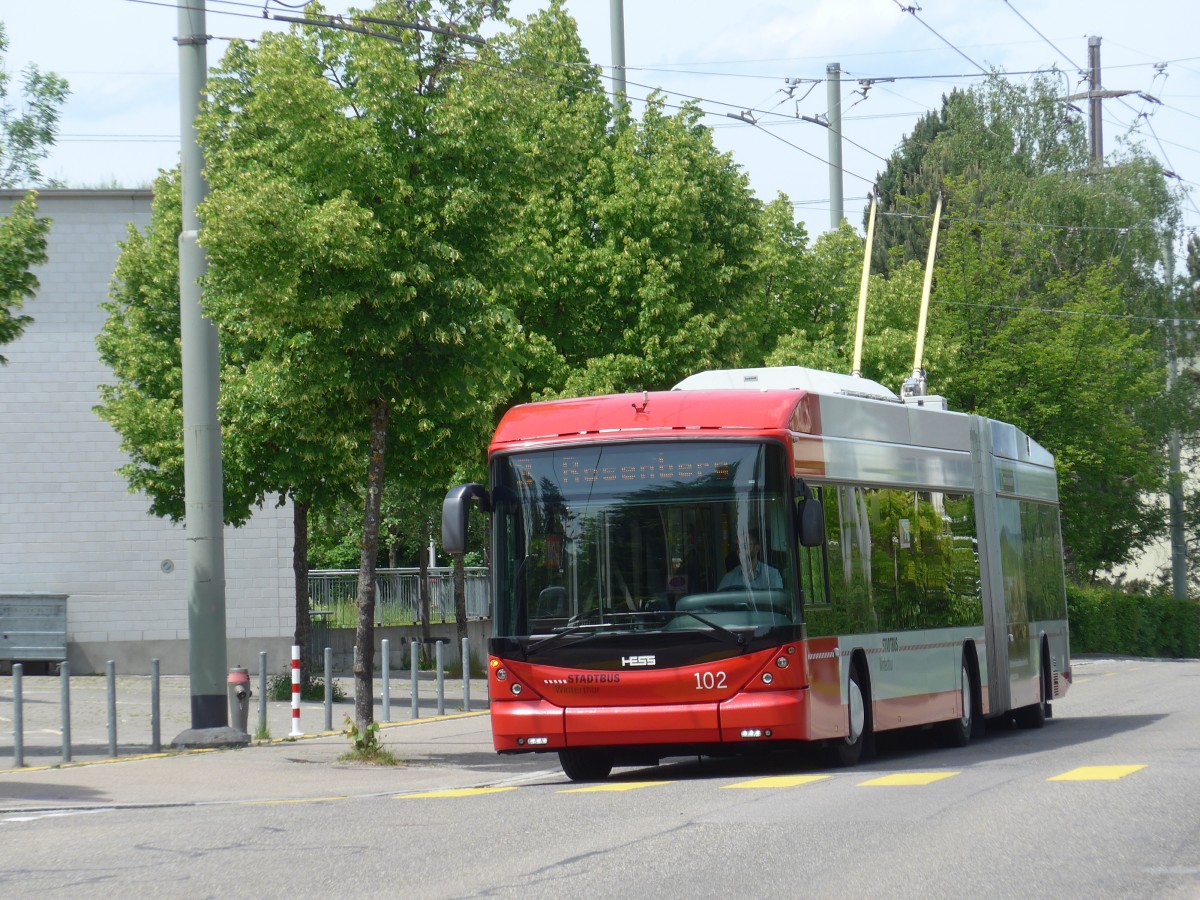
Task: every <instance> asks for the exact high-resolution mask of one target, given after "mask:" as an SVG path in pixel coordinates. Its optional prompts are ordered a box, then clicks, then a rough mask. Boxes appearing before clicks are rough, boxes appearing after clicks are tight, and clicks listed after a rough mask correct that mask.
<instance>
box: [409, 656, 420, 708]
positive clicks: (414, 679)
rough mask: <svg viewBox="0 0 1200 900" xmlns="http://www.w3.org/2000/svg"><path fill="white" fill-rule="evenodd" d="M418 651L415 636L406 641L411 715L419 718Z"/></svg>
mask: <svg viewBox="0 0 1200 900" xmlns="http://www.w3.org/2000/svg"><path fill="white" fill-rule="evenodd" d="M419 653H420V651H419V650H418V649H417V641H416V638H413V639H412V640H410V641H409V642H408V659H409V663H410V665H409V669H411V670H412V717H413V718H414V719H419V718H420V717H421V711H420V709H418V707H417V665H418V656H419Z"/></svg>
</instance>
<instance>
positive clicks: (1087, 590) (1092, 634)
mask: <svg viewBox="0 0 1200 900" xmlns="http://www.w3.org/2000/svg"><path fill="white" fill-rule="evenodd" d="M1067 617H1068V619H1069V620H1070V623H1071V653H1072V654H1080V653H1111V654H1113V655H1116V656H1153V657H1173V658H1176V659H1179V658H1195V657H1200V604H1197V603H1196V601H1194V600H1175V599H1173V598H1171V597H1167V596H1162V595H1158V594H1151V595H1147V594H1130V593H1127V592H1125V591H1122V590H1120V589H1118V588H1112V587H1090V586H1084V585H1074V584H1068V585H1067Z"/></svg>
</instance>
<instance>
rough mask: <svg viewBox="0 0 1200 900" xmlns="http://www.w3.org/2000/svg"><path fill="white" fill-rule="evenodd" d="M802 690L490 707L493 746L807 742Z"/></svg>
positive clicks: (505, 749) (553, 747)
mask: <svg viewBox="0 0 1200 900" xmlns="http://www.w3.org/2000/svg"><path fill="white" fill-rule="evenodd" d="M807 693H808V692H807V691H806V690H797V691H757V692H749V693H742V694H737V695H735V696H733V697H731V698H730V699H728V700H725V701H723V702H720V703H672V704H658V705H653V706H650V705H647V706H575V707H565V708H564V707H561V706H555V705H554V704H553V703H550V702H548V701H546V700H504V701H499V702H493V703H492V705H491V718H492V743H493V745H494V746H495V748H496V750H497V751H499V752H501V753H513V752H518V753H519V752H528V751H542V750H561V749H563V748H565V747H633V746H638V745H655V746H669V745H671V744H680V745H694V744H726V745H738V744H742V745H746V744H753V743H762V742H764V741H803V740H810V739H811V736H810V730H809V727H808V717H807V703H806V700H807V696H806V695H807Z"/></svg>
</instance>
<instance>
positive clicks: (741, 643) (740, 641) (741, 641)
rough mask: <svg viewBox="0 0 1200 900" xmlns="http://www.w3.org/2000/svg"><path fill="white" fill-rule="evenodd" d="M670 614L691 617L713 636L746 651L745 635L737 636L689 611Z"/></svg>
mask: <svg viewBox="0 0 1200 900" xmlns="http://www.w3.org/2000/svg"><path fill="white" fill-rule="evenodd" d="M670 614H671V615H674V616H676V617H679V616H691V617H692V618H693V619H695V620H696V621H697V622H700V623H702V624H704V625H707V626H708V627H709V628H711V629H712V630H713V632H714V636H717V635H719V636H720V637H722V638H724V639H725V640H727V641H729V642H730V643H731V644H733V645H734V646H735V647H738V648H740V649H741V650H745V649H746V635H744V634H739V633H738V632H736V631H730V630H729V629H728V628H726V627H725V626H724V625H718V624H717V623H716V622H714V621H712V620H711V619H706V618H704V616H701V615H697V614H696V613H694V612H692V611H691V610H690V609H676V610H671V612H670Z"/></svg>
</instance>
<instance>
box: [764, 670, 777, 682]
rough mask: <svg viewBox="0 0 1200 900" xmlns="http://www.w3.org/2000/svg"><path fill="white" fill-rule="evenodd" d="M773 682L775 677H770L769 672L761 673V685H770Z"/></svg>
mask: <svg viewBox="0 0 1200 900" xmlns="http://www.w3.org/2000/svg"><path fill="white" fill-rule="evenodd" d="M774 680H775V676H774V675H772V674H771V673H770V672H763V673H762V683H763V684H770V683H771V682H773V681H774Z"/></svg>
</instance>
